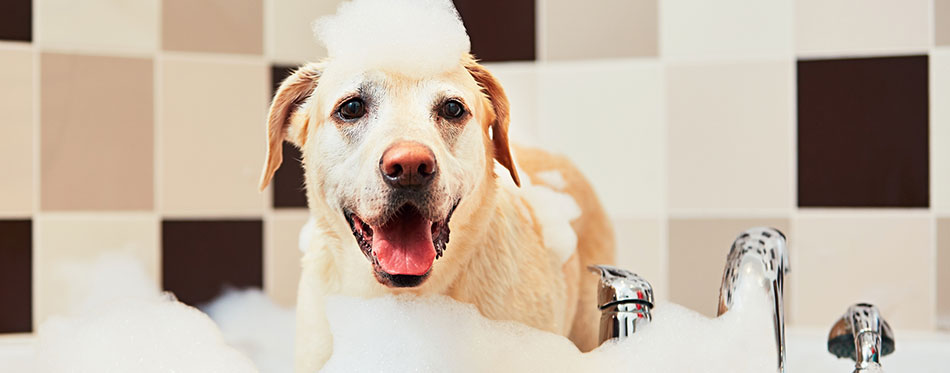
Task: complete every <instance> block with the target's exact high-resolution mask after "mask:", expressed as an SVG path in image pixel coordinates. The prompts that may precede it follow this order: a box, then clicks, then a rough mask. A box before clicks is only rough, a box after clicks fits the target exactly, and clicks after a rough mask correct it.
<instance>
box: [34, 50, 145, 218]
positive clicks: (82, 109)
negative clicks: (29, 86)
mask: <svg viewBox="0 0 950 373" xmlns="http://www.w3.org/2000/svg"><path fill="white" fill-rule="evenodd" d="M41 66H42V67H41V74H42V75H41V77H40V80H41V88H40V93H41V96H42V101H41V102H42V104H41V105H40V106H41V114H40V118H41V120H42V123H41V126H40V133H41V135H40V139H41V147H40V149H41V152H42V153H41V154H40V162H41V167H40V168H41V171H40V178H41V179H40V184H41V187H40V188H41V192H40V193H41V202H40V207H41V208H42V209H43V210H46V211H50V210H150V209H152V199H153V197H152V179H153V178H152V173H153V154H152V153H153V152H152V150H153V146H152V144H153V142H154V135H153V133H154V127H153V119H152V117H153V113H152V101H153V100H152V95H153V92H152V86H153V84H152V61H151V60H148V59H137V58H117V57H99V56H80V55H69V54H55V53H44V54H43V55H42V56H41Z"/></svg>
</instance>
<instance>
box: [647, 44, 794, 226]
mask: <svg viewBox="0 0 950 373" xmlns="http://www.w3.org/2000/svg"><path fill="white" fill-rule="evenodd" d="M793 74H794V70H793V66H792V64H791V62H757V63H742V64H710V65H686V64H676V65H672V66H668V67H667V74H666V77H667V79H666V82H667V102H668V103H667V120H668V121H669V135H668V136H669V149H668V152H667V154H668V157H669V193H670V194H669V197H670V198H669V206H670V208H672V209H674V210H675V209H719V210H738V211H743V210H744V209H756V210H780V209H785V208H788V207H790V206H791V205H792V203H793V201H792V195H791V188H790V185H791V182H792V181H791V180H790V177H791V176H790V170H789V167H790V159H789V157H791V152H792V148H791V147H792V144H791V139H790V138H789V136H790V134H789V132H790V126H792V121H793V116H794V113H793V110H792V98H791V96H792V94H793V92H794V87H793V86H792V84H791V80H792V76H793Z"/></svg>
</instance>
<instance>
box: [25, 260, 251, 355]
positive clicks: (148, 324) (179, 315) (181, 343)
mask: <svg viewBox="0 0 950 373" xmlns="http://www.w3.org/2000/svg"><path fill="white" fill-rule="evenodd" d="M63 273H64V275H65V276H66V277H67V278H68V279H70V280H71V281H69V282H67V283H68V284H69V289H66V292H67V294H78V295H81V296H84V297H85V299H84V300H83V301H79V302H76V303H73V307H71V308H70V309H69V310H67V311H66V314H65V315H53V316H50V317H49V318H48V319H47V320H46V321H45V322H43V324H42V325H40V327H39V331H38V335H37V341H36V349H35V367H36V370H37V371H38V372H236V373H240V372H256V369H255V368H254V365H253V364H252V363H251V362H250V360H248V359H247V358H246V357H244V356H243V355H241V353H240V352H238V351H237V350H235V349H233V348H231V347H229V346H228V345H227V344H226V343H225V342H224V339H223V338H222V336H221V334H220V332H219V331H218V328H217V326H216V325H215V324H214V322H213V321H212V320H211V319H210V318H208V316H207V315H205V314H204V313H202V312H201V311H199V310H197V309H195V308H193V307H190V306H187V305H185V304H182V303H179V302H177V301H176V300H175V299H174V297H173V296H171V295H169V294H160V293H159V291H158V287H157V285H156V284H154V282H151V281H149V280H148V276H147V275H146V271H145V269H144V268H143V266H142V264H141V263H140V262H138V261H136V259H134V258H133V257H131V256H128V255H123V254H112V255H105V256H103V257H101V258H100V259H99V260H97V261H95V262H92V263H81V262H80V263H75V264H73V265H71V266H70V268H68V270H66V271H64V272H63Z"/></svg>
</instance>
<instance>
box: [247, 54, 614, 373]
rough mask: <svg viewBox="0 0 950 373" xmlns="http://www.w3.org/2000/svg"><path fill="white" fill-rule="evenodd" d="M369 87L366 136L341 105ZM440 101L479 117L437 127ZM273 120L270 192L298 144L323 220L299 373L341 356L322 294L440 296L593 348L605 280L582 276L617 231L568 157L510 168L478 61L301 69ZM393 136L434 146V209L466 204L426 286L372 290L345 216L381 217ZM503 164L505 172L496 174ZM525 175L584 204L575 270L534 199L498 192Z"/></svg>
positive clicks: (316, 212)
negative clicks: (413, 67)
mask: <svg viewBox="0 0 950 373" xmlns="http://www.w3.org/2000/svg"><path fill="white" fill-rule="evenodd" d="M366 82H371V84H370V85H371V86H372V87H373V88H372V89H373V90H374V93H373V94H374V95H375V97H376V98H375V100H376V103H375V105H376V106H375V109H376V110H377V112H374V115H375V116H373V117H372V118H370V119H367V121H368V122H367V123H364V124H361V125H359V126H352V125H350V126H348V125H347V124H345V123H343V124H341V123H340V122H338V121H335V120H334V119H333V118H332V116H333V113H334V110H335V108H336V105H338V104H339V102H340V100H341V99H342V98H344V97H345V96H346V95H347V94H350V93H351V92H352V91H353V90H354V89H355V87H358V86H361V84H366ZM363 87H366V86H365V85H364V86H363ZM443 94H449V95H453V96H455V97H459V98H460V99H462V100H463V101H464V104H465V106H466V108H468V109H469V110H470V111H471V112H472V116H471V118H469V120H468V121H467V122H466V123H464V125H463V126H462V128H447V127H445V124H444V123H443V124H440V123H438V122H436V123H433V121H432V119H431V118H430V117H431V115H429V113H430V112H431V100H432V98H433V97H436V96H438V95H443ZM268 120H269V128H268V138H269V145H270V146H269V150H268V157H267V162H266V164H265V171H264V175H263V178H262V188H263V187H264V186H266V185H267V184H268V182H269V180H270V177H271V175H272V173H273V171H274V170H275V169H276V168H277V167H278V166H279V165H280V163H281V159H280V146H281V142H283V141H284V140H287V141H290V142H292V143H294V144H296V145H297V146H299V147H300V148H301V149H302V153H303V161H304V165H305V177H306V185H307V197H308V201H309V205H310V210H311V212H312V215H313V216H314V218H315V220H316V227H315V229H314V233H313V238H312V241H311V242H312V243H311V246H310V248H309V249H308V250H307V251H306V252H305V254H304V257H303V260H302V267H303V272H302V275H301V280H300V286H299V294H298V300H297V331H296V333H297V336H296V359H295V360H296V361H295V366H296V370H297V372H313V371H316V370H317V369H319V368H320V367H321V366H322V365H323V364H324V363H325V362H326V360H327V359H328V358H329V357H330V355H331V353H332V349H333V342H332V336H331V335H330V332H329V330H328V324H327V320H326V318H325V316H324V301H325V298H326V296H327V295H332V294H342V295H348V296H357V297H375V296H380V295H384V294H391V293H413V294H420V295H424V294H444V295H447V296H450V297H452V298H454V299H456V300H458V301H461V302H467V303H471V304H474V305H475V306H476V307H477V308H478V309H479V310H480V311H481V313H482V314H484V315H485V316H486V317H489V318H492V319H498V320H515V321H519V322H522V323H525V324H527V325H530V326H533V327H536V328H539V329H542V330H546V331H550V332H554V333H558V334H562V335H565V336H569V337H570V339H571V340H572V341H574V342H575V344H577V346H578V347H579V348H580V349H581V350H585V351H586V350H590V349H592V348H593V347H596V339H597V335H596V334H597V322H598V315H599V312H598V310H597V308H596V305H595V302H594V295H595V284H596V277H595V276H593V275H591V274H588V273H586V270H585V267H586V266H587V265H590V264H601V263H604V264H610V263H612V262H613V253H614V243H613V232H612V230H611V228H610V225H609V222H608V220H607V218H606V216H605V214H604V211H603V209H602V208H601V206H600V204H599V202H598V200H597V197H596V196H595V195H594V193H593V191H592V189H591V187H590V186H589V185H588V183H587V182H586V180H585V179H584V177H583V176H582V175H581V173H580V172H579V171H578V170H577V169H575V168H574V167H573V166H572V165H571V164H570V162H568V161H567V160H566V159H564V158H562V157H556V156H552V155H550V154H548V153H545V152H543V151H540V150H535V149H528V148H518V149H515V150H516V151H515V155H516V157H514V158H515V159H517V160H518V163H517V165H516V164H514V162H513V161H512V157H511V155H510V154H509V152H510V150H509V146H508V141H507V127H508V101H507V98H505V95H504V92H503V90H502V89H501V87H500V86H499V85H498V82H497V81H496V80H495V79H494V78H493V77H492V76H491V74H490V73H488V71H487V70H485V69H484V68H483V67H482V66H480V65H478V64H477V63H475V61H474V60H473V59H472V58H471V57H466V58H464V59H463V60H461V61H460V63H459V66H458V68H457V69H453V70H452V71H448V72H446V73H445V74H442V75H438V76H431V77H424V78H410V77H407V76H404V75H401V74H399V73H398V72H393V71H351V70H349V69H348V68H347V67H346V66H335V65H333V63H332V61H331V62H324V63H319V64H310V65H306V66H304V67H302V68H301V69H300V70H299V71H298V72H297V73H296V74H294V75H293V76H291V77H290V78H288V79H287V80H286V81H285V82H284V83H283V84H282V86H281V88H280V89H279V91H278V93H277V95H276V97H275V99H274V103H273V104H272V107H271V113H270V116H269V119H268ZM397 140H412V141H417V142H421V143H423V144H425V145H427V146H429V147H430V148H432V149H433V152H434V154H435V155H436V158H437V162H438V165H439V172H440V177H439V179H438V180H439V181H438V185H436V187H435V188H434V190H435V191H436V192H434V194H437V196H435V198H436V200H437V201H438V202H437V203H436V204H435V205H437V206H438V209H439V211H443V210H445V211H443V212H445V213H447V209H449V208H451V204H452V203H453V201H454V200H456V199H457V198H461V200H460V201H461V202H460V204H459V205H458V208H457V209H456V210H455V213H454V215H453V217H452V219H451V222H450V228H451V236H450V242H449V244H448V246H447V248H446V251H445V254H444V256H443V257H442V258H440V259H438V260H436V262H435V263H434V264H433V268H432V273H431V275H430V276H429V278H428V280H427V281H425V282H424V283H422V284H421V285H419V286H417V287H414V288H389V287H386V286H384V285H382V284H380V283H379V282H378V281H377V280H376V278H375V277H374V275H373V273H372V266H371V263H370V262H369V261H368V260H367V259H366V258H365V257H364V255H363V254H362V252H361V251H360V249H359V247H358V245H357V243H356V240H355V239H354V237H353V234H352V232H351V228H350V226H349V225H348V223H347V222H346V220H345V219H344V216H343V214H342V212H341V206H342V205H343V204H348V203H349V204H352V206H355V208H356V209H357V210H359V213H360V215H361V216H374V214H376V213H378V212H379V211H380V210H381V208H382V207H381V203H382V202H381V201H378V198H374V196H375V195H378V193H380V191H381V190H382V189H383V188H385V185H384V184H383V183H382V180H380V178H379V176H378V169H377V164H378V162H379V161H378V160H379V158H380V155H381V153H382V151H383V150H384V149H386V147H387V146H389V145H390V144H392V143H393V142H394V141H397ZM496 161H497V162H499V163H501V164H502V165H505V166H506V167H507V168H508V169H509V170H510V171H511V172H510V174H509V175H496V174H495V172H494V164H495V162H496ZM517 168H520V169H521V172H523V173H524V174H526V175H528V176H531V177H533V176H534V175H536V174H538V173H541V172H545V171H551V170H554V171H558V172H560V173H561V174H562V176H563V178H564V180H565V182H566V187H565V188H564V192H566V193H568V194H570V195H571V196H572V197H573V198H574V199H575V200H576V202H577V204H578V205H579V206H580V207H581V210H582V215H581V217H580V218H579V219H577V220H575V221H574V222H573V224H572V225H573V228H574V230H575V231H576V233H577V236H578V245H577V251H576V253H575V254H574V255H573V256H572V257H571V258H570V259H569V260H568V261H567V262H566V263H562V262H561V260H560V259H558V257H557V255H555V254H554V253H553V252H552V251H551V250H550V249H548V248H546V247H545V246H544V245H543V240H542V236H541V227H539V226H538V223H537V221H538V220H537V219H536V218H535V217H534V216H533V215H534V212H533V209H532V206H531V205H530V204H529V203H528V201H526V200H524V199H523V198H521V197H520V196H518V194H517V193H512V192H511V191H510V190H507V189H506V188H502V187H499V185H498V184H499V181H498V180H497V178H499V177H511V178H513V179H514V180H515V181H516V183H517V182H518V178H517V175H518V173H517ZM380 317H386V316H385V315H380Z"/></svg>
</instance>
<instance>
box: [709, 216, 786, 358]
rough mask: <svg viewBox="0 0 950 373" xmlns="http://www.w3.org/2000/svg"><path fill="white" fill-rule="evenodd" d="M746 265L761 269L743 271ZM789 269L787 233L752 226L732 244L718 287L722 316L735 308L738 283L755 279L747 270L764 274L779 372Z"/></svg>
mask: <svg viewBox="0 0 950 373" xmlns="http://www.w3.org/2000/svg"><path fill="white" fill-rule="evenodd" d="M745 265H752V266H756V267H760V270H759V271H755V272H744V271H742V270H741V269H742V268H743V266H745ZM788 272H789V261H788V248H787V247H786V243H785V235H784V234H782V232H780V231H779V230H778V229H775V228H763V227H759V228H752V229H749V230H746V231H745V232H742V234H740V235H739V237H737V238H736V240H735V241H734V242H733V243H732V248H730V249H729V256H728V257H727V259H726V268H725V270H724V271H723V275H722V285H721V286H720V288H719V310H718V315H722V314H724V313H726V312H728V311H729V310H730V309H731V308H732V307H733V305H734V304H733V303H734V301H735V295H736V289H737V287H738V285H739V283H740V282H741V281H745V280H752V279H747V278H745V277H748V276H751V275H749V274H747V273H758V274H760V276H761V277H763V278H759V279H756V280H759V281H762V282H764V283H765V284H766V291H767V292H768V295H769V299H770V300H771V303H772V324H773V325H772V326H773V328H774V331H775V348H776V353H777V357H778V359H777V360H778V371H779V372H785V305H784V292H785V290H784V282H785V275H786V274H787V273H788Z"/></svg>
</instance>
